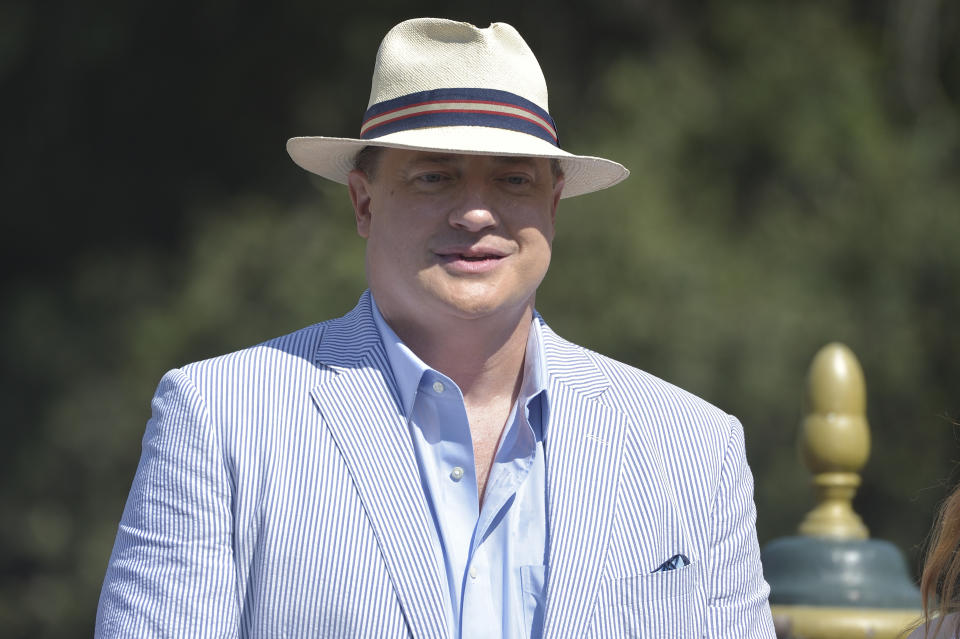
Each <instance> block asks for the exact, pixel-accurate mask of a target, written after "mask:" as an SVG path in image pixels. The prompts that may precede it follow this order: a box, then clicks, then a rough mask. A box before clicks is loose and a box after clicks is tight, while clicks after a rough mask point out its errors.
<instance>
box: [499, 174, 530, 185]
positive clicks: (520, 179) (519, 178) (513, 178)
mask: <svg viewBox="0 0 960 639" xmlns="http://www.w3.org/2000/svg"><path fill="white" fill-rule="evenodd" d="M504 181H505V182H506V183H507V184H511V185H514V186H523V185H524V184H529V183H530V178H528V177H527V176H525V175H508V176H507V177H506V178H504Z"/></svg>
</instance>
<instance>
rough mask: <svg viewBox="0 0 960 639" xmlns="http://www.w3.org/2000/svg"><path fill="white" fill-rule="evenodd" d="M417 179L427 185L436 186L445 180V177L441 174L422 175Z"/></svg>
mask: <svg viewBox="0 0 960 639" xmlns="http://www.w3.org/2000/svg"><path fill="white" fill-rule="evenodd" d="M417 179H418V180H420V181H421V182H426V183H427V184H438V183H440V182H443V181H444V180H445V179H447V176H445V175H444V174H443V173H424V174H423V175H421V176H419V177H418V178H417Z"/></svg>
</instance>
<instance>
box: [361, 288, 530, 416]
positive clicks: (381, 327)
mask: <svg viewBox="0 0 960 639" xmlns="http://www.w3.org/2000/svg"><path fill="white" fill-rule="evenodd" d="M370 299H371V302H372V303H371V307H372V308H373V321H374V322H375V323H376V325H377V331H378V332H379V333H380V340H381V341H382V342H383V348H384V350H386V351H387V361H388V362H389V363H390V369H391V370H392V371H393V376H394V379H396V382H397V392H398V393H399V395H400V402H401V404H402V405H403V414H404V415H405V416H406V417H407V418H409V417H410V412H411V411H412V410H413V403H414V400H416V398H417V390H418V389H419V387H420V379H421V378H422V377H423V375H424V373H426V372H428V371H432V370H433V369H431V368H430V367H429V366H427V365H426V364H425V363H424V362H423V360H421V359H420V358H419V357H418V356H417V354H416V353H414V352H413V351H412V350H410V349H409V348H408V347H407V345H406V344H404V343H403V341H402V340H401V339H400V338H399V337H398V336H397V334H396V333H394V332H393V329H392V328H390V325H389V324H387V321H386V320H385V319H384V318H383V315H382V314H381V313H380V309H379V308H378V307H377V301H376V300H375V299H373V297H372V296H371V298H370ZM541 393H542V394H543V399H542V402H543V403H544V404H545V403H546V398H547V374H546V367H545V363H544V355H543V335H542V334H541V327H540V322H539V321H538V319H537V315H536V314H534V317H533V320H531V322H530V335H529V336H528V337H527V352H526V357H524V360H523V383H522V384H521V386H520V395H519V397H518V398H517V399H518V402H519V403H520V404H521V405H524V406H527V407H528V408H529V404H530V401H531V400H532V399H534V398H535V397H537V396H538V395H540V394H541ZM544 408H546V407H545V406H544Z"/></svg>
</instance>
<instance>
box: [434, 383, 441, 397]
mask: <svg viewBox="0 0 960 639" xmlns="http://www.w3.org/2000/svg"><path fill="white" fill-rule="evenodd" d="M433 392H434V393H436V394H438V395H439V394H440V393H442V392H443V382H439V381H438V382H434V383H433Z"/></svg>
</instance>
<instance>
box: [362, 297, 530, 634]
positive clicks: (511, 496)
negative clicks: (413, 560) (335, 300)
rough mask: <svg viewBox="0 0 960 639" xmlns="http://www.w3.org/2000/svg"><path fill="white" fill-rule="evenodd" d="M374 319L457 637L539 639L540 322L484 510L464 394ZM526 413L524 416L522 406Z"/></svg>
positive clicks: (381, 321) (378, 317)
mask: <svg viewBox="0 0 960 639" xmlns="http://www.w3.org/2000/svg"><path fill="white" fill-rule="evenodd" d="M373 314H374V319H375V321H376V325H377V328H378V330H379V332H380V336H381V339H382V340H383V344H384V347H385V349H386V352H387V357H388V359H389V361H390V366H391V368H392V370H393V374H394V377H395V379H396V383H397V387H398V390H399V393H400V401H401V403H402V406H403V410H404V413H405V416H406V418H407V423H408V425H409V427H410V435H411V437H412V439H413V447H414V451H415V453H416V457H417V463H418V465H419V470H420V478H421V482H422V484H423V490H424V493H425V495H426V497H427V502H428V504H429V506H430V510H431V514H432V516H433V522H434V526H435V529H436V533H437V542H438V544H439V551H440V553H439V555H440V556H442V560H443V563H444V568H445V569H446V581H447V586H448V600H447V601H448V604H449V605H448V608H447V613H448V615H447V617H448V625H449V628H450V629H451V633H450V634H451V636H454V637H458V638H459V637H469V638H470V639H473V638H474V637H538V636H540V634H541V631H542V623H543V609H544V606H543V602H544V576H545V575H544V573H545V563H546V561H545V560H546V536H547V530H546V528H547V518H546V503H545V495H546V480H545V478H546V475H545V471H544V454H543V441H544V438H543V436H544V433H543V425H544V424H546V423H547V417H548V414H547V411H548V410H549V403H548V401H547V391H546V387H545V381H546V375H545V373H544V371H543V352H542V345H541V344H542V342H541V335H540V327H539V324H538V322H536V321H533V322H532V323H531V325H530V336H529V338H528V340H527V351H526V357H525V358H524V371H523V382H522V384H521V388H520V394H519V396H518V397H517V402H516V403H515V404H514V406H513V409H512V411H511V413H510V416H509V417H508V418H507V421H506V426H505V427H504V431H503V435H502V436H501V439H500V444H499V447H498V449H497V453H496V456H495V458H494V462H493V466H492V467H491V468H490V474H489V476H488V479H487V485H486V493H485V495H484V499H483V507H482V508H481V507H480V500H479V495H478V488H477V480H476V465H475V463H474V456H473V440H472V437H471V435H470V425H469V422H468V421H467V413H466V408H465V406H464V401H463V395H462V393H461V391H460V389H459V388H458V387H457V385H456V384H455V383H454V382H453V380H451V379H450V378H449V377H447V376H446V375H444V374H443V373H440V372H439V371H436V370H434V369H432V368H430V367H428V366H427V365H426V364H425V363H424V362H423V361H422V360H421V359H420V358H419V357H417V355H416V354H414V353H413V351H411V350H410V349H409V348H407V346H406V345H405V344H404V343H403V342H402V341H401V340H400V338H399V337H397V335H396V333H394V332H393V330H392V329H391V328H390V326H388V325H387V323H386V321H384V319H383V316H382V315H381V314H380V311H379V309H378V308H377V307H376V303H374V304H373ZM518 407H522V410H518Z"/></svg>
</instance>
